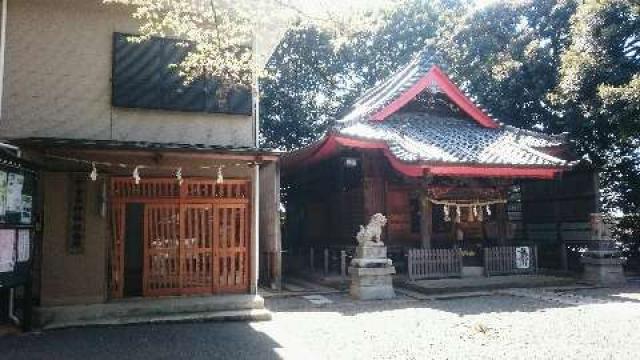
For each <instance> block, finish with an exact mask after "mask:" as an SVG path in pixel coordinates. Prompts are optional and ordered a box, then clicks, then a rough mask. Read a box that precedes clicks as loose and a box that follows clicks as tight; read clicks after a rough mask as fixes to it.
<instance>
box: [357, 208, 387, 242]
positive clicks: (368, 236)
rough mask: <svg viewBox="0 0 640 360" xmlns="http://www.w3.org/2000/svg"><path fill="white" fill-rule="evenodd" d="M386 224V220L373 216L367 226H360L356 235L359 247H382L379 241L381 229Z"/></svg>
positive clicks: (382, 216) (381, 216) (377, 215)
mask: <svg viewBox="0 0 640 360" xmlns="http://www.w3.org/2000/svg"><path fill="white" fill-rule="evenodd" d="M386 224H387V218H386V217H385V216H384V215H382V214H380V213H377V214H373V216H371V220H369V223H368V224H367V226H362V225H360V231H358V234H357V235H356V240H358V245H360V246H384V243H382V241H381V240H380V236H381V235H382V228H383V227H384V226H385V225H386Z"/></svg>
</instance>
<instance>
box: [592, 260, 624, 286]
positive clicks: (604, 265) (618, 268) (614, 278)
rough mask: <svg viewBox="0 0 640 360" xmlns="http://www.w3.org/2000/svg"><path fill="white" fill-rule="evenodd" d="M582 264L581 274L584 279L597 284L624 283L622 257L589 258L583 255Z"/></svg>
mask: <svg viewBox="0 0 640 360" xmlns="http://www.w3.org/2000/svg"><path fill="white" fill-rule="evenodd" d="M581 262H582V263H583V264H584V273H583V275H582V277H583V279H584V280H585V281H588V282H590V283H594V284H598V285H624V284H625V283H626V279H625V277H624V269H623V267H622V265H623V264H624V260H623V259H619V258H590V257H583V258H582V259H581Z"/></svg>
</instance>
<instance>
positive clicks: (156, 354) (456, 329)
mask: <svg viewBox="0 0 640 360" xmlns="http://www.w3.org/2000/svg"><path fill="white" fill-rule="evenodd" d="M421 295H424V294H421ZM266 302H267V307H268V308H269V309H271V310H272V311H273V320H272V321H267V322H257V323H242V322H232V323H215V322H214V323H186V324H163V325H134V326H125V327H104V328H83V329H67V330H57V331H49V332H44V333H40V334H29V335H22V336H7V337H3V338H0V351H1V352H0V354H1V355H0V358H2V359H5V358H6V359H172V360H173V359H182V358H188V359H277V358H284V359H305V360H310V359H332V360H333V359H366V360H371V359H445V358H446V359H495V358H508V359H511V358H517V359H581V360H582V359H634V358H637V354H638V350H639V349H640V336H637V331H638V324H640V284H638V283H632V284H631V285H630V286H628V287H626V288H619V289H606V288H589V289H587V288H582V289H573V288H568V287H560V288H537V289H522V288H519V289H500V290H495V291H488V292H486V293H485V294H483V296H476V295H474V294H473V293H469V294H467V296H464V297H454V296H452V295H434V296H431V297H426V298H422V299H420V298H416V297H414V296H411V294H410V293H403V292H399V294H398V297H397V298H396V299H393V300H388V301H353V300H352V299H350V298H349V297H348V296H347V295H346V294H345V293H328V294H324V295H321V294H316V295H313V294H312V295H300V296H288V297H272V298H268V299H267V300H266Z"/></svg>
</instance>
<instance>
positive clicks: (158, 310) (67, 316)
mask: <svg viewBox="0 0 640 360" xmlns="http://www.w3.org/2000/svg"><path fill="white" fill-rule="evenodd" d="M269 318H270V313H269V311H268V310H266V309H265V308H264V299H263V298H262V297H261V296H258V295H218V296H188V297H186V296H185V297H166V298H156V299H148V298H136V299H124V300H118V301H111V302H108V303H104V304H90V305H68V306H52V307H38V308H36V309H35V311H34V323H35V326H36V327H38V328H41V329H53V328H61V327H72V326H90V325H119V324H133V323H148V322H167V321H191V320H268V319H269Z"/></svg>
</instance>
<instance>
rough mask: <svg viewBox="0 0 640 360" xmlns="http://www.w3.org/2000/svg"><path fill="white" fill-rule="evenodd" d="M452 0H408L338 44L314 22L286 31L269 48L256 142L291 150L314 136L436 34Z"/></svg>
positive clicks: (452, 7)
mask: <svg viewBox="0 0 640 360" xmlns="http://www.w3.org/2000/svg"><path fill="white" fill-rule="evenodd" d="M461 9H463V7H462V6H461V5H460V4H459V3H458V2H457V1H452V0H448V1H426V0H417V1H410V2H407V3H406V4H404V5H403V6H401V7H399V8H398V10H397V11H395V12H393V13H390V14H388V15H387V18H386V19H384V21H383V23H384V24H385V26H383V27H382V28H381V29H380V30H378V31H375V32H366V33H365V32H363V33H360V34H358V35H357V36H355V37H353V38H351V39H350V40H349V42H348V43H347V44H345V45H343V46H341V47H339V48H336V47H335V46H333V47H332V46H330V44H331V37H330V36H329V35H327V33H324V32H321V31H319V30H318V29H316V28H305V29H302V30H297V31H290V32H288V33H287V34H286V35H285V38H284V39H283V41H282V42H281V43H280V46H279V47H278V48H277V49H276V51H275V52H274V54H273V56H272V58H271V60H270V61H269V63H268V64H267V69H266V71H267V72H268V73H271V74H273V75H272V76H271V77H270V78H268V79H265V80H264V81H263V82H262V85H261V93H262V97H261V102H260V104H261V110H260V111H261V131H262V133H261V144H262V145H263V146H266V147H271V148H278V149H284V150H292V149H296V148H300V147H302V146H304V145H307V144H309V143H310V142H312V141H314V140H316V139H318V138H319V137H320V136H321V135H322V134H323V133H324V131H325V130H326V129H327V128H328V126H329V125H330V123H331V121H332V120H333V119H335V117H336V116H337V114H338V113H339V112H340V111H341V110H342V108H343V107H344V106H347V105H349V104H350V102H351V101H353V100H354V98H355V97H357V96H358V95H359V94H360V93H361V92H362V91H364V90H366V89H367V88H369V87H370V86H372V85H373V84H374V83H375V82H376V81H380V80H382V79H384V78H385V77H386V76H388V75H389V74H391V73H392V72H393V71H395V70H397V68H398V67H399V66H400V65H402V64H404V63H405V62H407V61H408V60H409V59H410V58H411V56H412V55H413V54H414V53H416V52H417V51H420V50H421V49H423V48H424V44H425V42H426V41H428V40H429V39H432V38H434V37H435V36H436V35H437V31H438V30H439V29H440V28H441V25H442V23H443V19H444V17H443V15H444V14H450V13H452V12H455V11H458V12H459V11H461Z"/></svg>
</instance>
